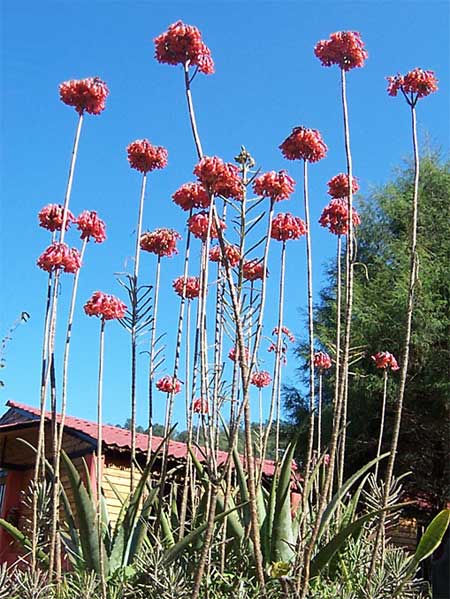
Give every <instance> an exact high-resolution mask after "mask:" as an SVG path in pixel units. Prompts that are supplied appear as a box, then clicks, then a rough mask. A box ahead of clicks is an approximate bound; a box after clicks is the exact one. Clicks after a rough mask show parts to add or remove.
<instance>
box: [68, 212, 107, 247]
mask: <svg viewBox="0 0 450 599" xmlns="http://www.w3.org/2000/svg"><path fill="white" fill-rule="evenodd" d="M75 222H76V224H77V228H78V230H79V231H81V239H87V240H88V241H89V238H90V237H93V238H94V240H95V242H96V243H102V242H103V241H105V239H106V231H105V228H106V226H105V223H104V221H102V219H101V218H99V217H98V216H97V213H96V212H95V210H84V211H83V212H82V213H81V214H80V216H79V217H78V218H77V219H76V221H75Z"/></svg>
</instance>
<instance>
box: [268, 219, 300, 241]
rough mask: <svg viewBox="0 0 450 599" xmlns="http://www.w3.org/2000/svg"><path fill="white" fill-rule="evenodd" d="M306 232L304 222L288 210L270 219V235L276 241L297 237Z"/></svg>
mask: <svg viewBox="0 0 450 599" xmlns="http://www.w3.org/2000/svg"><path fill="white" fill-rule="evenodd" d="M305 234H306V224H305V222H304V221H302V219H301V218H299V217H298V216H292V214H290V213H289V212H286V214H283V213H280V214H278V216H276V217H275V218H274V219H273V221H272V228H271V231H270V236H271V237H272V239H276V240H277V241H287V240H288V239H299V238H300V237H301V236H302V235H305Z"/></svg>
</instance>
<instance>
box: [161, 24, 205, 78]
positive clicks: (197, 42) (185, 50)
mask: <svg viewBox="0 0 450 599" xmlns="http://www.w3.org/2000/svg"><path fill="white" fill-rule="evenodd" d="M154 42H155V58H156V60H157V61H158V62H161V63H164V64H171V65H176V64H183V65H188V66H190V65H193V66H196V67H198V70H199V71H201V72H202V73H204V74H205V75H212V73H214V62H213V59H212V57H211V51H210V50H209V48H208V46H207V45H206V44H205V43H204V42H203V41H202V35H201V33H200V31H199V30H198V29H197V27H194V26H193V25H185V24H184V23H183V22H182V21H177V22H176V23H173V24H172V25H170V26H169V28H168V30H167V31H165V32H164V33H162V34H161V35H159V36H158V37H156V38H155V39H154Z"/></svg>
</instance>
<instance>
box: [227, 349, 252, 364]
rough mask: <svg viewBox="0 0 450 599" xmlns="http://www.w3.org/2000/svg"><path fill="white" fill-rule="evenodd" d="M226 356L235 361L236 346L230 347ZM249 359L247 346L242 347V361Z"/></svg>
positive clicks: (236, 354) (236, 355)
mask: <svg viewBox="0 0 450 599" xmlns="http://www.w3.org/2000/svg"><path fill="white" fill-rule="evenodd" d="M228 357H229V358H230V360H231V361H232V362H236V359H237V357H238V349H236V347H232V348H231V349H230V351H229V352H228ZM248 359H249V351H248V347H246V348H244V361H245V362H248Z"/></svg>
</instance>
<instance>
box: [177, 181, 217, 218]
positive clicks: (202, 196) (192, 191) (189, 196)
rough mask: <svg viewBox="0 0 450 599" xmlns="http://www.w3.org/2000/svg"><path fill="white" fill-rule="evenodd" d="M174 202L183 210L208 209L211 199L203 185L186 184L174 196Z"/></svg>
mask: <svg viewBox="0 0 450 599" xmlns="http://www.w3.org/2000/svg"><path fill="white" fill-rule="evenodd" d="M172 199H173V201H174V202H175V204H177V206H180V208H182V209H183V210H186V212H187V211H188V210H192V209H193V208H208V206H209V205H210V204H211V198H210V197H209V194H208V192H207V191H206V189H205V188H204V186H203V185H202V184H201V183H185V184H184V185H182V186H181V187H180V189H177V191H176V192H175V193H174V194H173V196H172Z"/></svg>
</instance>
